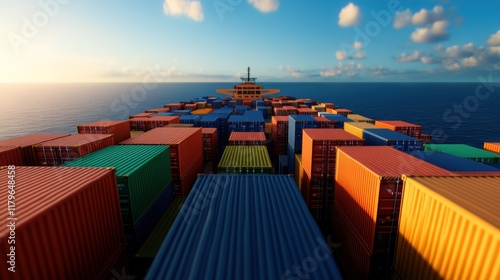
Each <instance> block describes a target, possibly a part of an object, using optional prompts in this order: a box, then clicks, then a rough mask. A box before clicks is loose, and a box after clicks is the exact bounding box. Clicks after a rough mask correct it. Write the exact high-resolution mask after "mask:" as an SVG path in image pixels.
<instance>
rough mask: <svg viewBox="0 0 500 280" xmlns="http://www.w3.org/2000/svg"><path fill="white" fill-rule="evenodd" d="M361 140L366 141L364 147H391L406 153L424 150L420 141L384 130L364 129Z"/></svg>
mask: <svg viewBox="0 0 500 280" xmlns="http://www.w3.org/2000/svg"><path fill="white" fill-rule="evenodd" d="M363 139H365V141H366V143H365V145H366V146H391V147H394V148H395V149H396V150H399V151H402V152H406V153H410V152H413V151H422V150H423V149H424V145H423V144H422V140H418V139H417V138H413V137H410V136H408V135H406V134H402V133H399V132H395V131H392V130H389V129H385V128H382V129H373V128H372V129H365V130H363Z"/></svg>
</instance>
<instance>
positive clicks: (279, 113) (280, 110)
mask: <svg viewBox="0 0 500 280" xmlns="http://www.w3.org/2000/svg"><path fill="white" fill-rule="evenodd" d="M274 115H275V116H288V113H287V110H286V109H284V108H274Z"/></svg>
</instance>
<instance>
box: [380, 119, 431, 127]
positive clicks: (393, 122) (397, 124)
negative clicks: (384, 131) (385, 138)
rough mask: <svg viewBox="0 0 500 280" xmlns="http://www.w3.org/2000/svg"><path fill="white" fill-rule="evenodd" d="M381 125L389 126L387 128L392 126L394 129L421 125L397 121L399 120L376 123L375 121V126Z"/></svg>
mask: <svg viewBox="0 0 500 280" xmlns="http://www.w3.org/2000/svg"><path fill="white" fill-rule="evenodd" d="M381 123H383V124H386V125H389V126H394V127H398V126H404V127H408V126H414V127H422V126H421V125H418V124H412V123H409V122H405V121H399V120H396V121H392V120H378V121H375V125H377V124H381Z"/></svg>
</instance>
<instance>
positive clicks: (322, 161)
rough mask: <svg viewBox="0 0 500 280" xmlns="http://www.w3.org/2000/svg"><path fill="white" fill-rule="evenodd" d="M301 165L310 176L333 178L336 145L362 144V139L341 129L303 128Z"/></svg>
mask: <svg viewBox="0 0 500 280" xmlns="http://www.w3.org/2000/svg"><path fill="white" fill-rule="evenodd" d="M302 132H303V139H302V166H303V168H304V170H305V172H306V173H307V174H308V175H309V177H310V178H332V179H333V178H334V177H335V155H336V152H337V151H336V149H335V148H336V147H337V146H362V145H364V142H365V141H364V140H363V139H360V138H358V137H356V136H354V135H351V134H350V133H348V132H345V131H344V130H342V129H320V128H316V129H303V130H302Z"/></svg>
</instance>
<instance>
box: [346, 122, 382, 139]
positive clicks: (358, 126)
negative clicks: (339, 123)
mask: <svg viewBox="0 0 500 280" xmlns="http://www.w3.org/2000/svg"><path fill="white" fill-rule="evenodd" d="M367 128H375V129H381V127H378V126H375V125H374V124H371V123H367V122H345V123H344V130H345V131H346V132H349V133H350V134H352V135H354V136H356V137H358V138H361V139H363V130H365V129H367Z"/></svg>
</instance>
